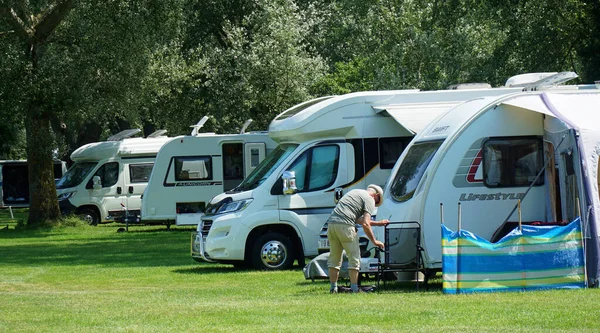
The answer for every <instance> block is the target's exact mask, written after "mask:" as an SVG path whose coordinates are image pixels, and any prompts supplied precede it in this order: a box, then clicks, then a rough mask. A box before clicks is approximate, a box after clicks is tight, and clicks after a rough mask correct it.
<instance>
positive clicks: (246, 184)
mask: <svg viewBox="0 0 600 333" xmlns="http://www.w3.org/2000/svg"><path fill="white" fill-rule="evenodd" d="M296 147H298V145H293V144H281V145H279V146H277V148H275V149H274V150H273V151H272V152H271V153H270V154H269V155H267V157H265V159H264V160H263V161H262V162H260V163H259V164H258V166H257V167H256V169H254V170H253V171H252V172H251V173H250V174H249V175H248V177H246V179H244V180H243V181H242V183H241V184H240V185H238V186H237V187H236V188H235V189H234V190H238V191H247V190H252V189H254V188H256V187H258V185H260V184H262V183H263V182H264V181H265V180H266V179H267V178H269V176H270V175H271V174H272V173H273V171H275V169H277V167H279V165H280V164H281V163H282V162H283V161H285V159H286V158H287V157H288V156H289V155H290V154H291V153H292V152H293V151H294V150H295V149H296Z"/></svg>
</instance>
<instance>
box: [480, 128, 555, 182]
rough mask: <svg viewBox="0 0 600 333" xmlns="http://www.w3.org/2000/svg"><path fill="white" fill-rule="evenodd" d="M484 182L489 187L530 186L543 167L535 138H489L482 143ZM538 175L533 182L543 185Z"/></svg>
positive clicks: (541, 155)
mask: <svg viewBox="0 0 600 333" xmlns="http://www.w3.org/2000/svg"><path fill="white" fill-rule="evenodd" d="M482 157H483V162H482V163H483V181H484V184H485V185H486V186H488V187H515V186H529V185H531V183H532V182H533V181H535V180H536V176H537V174H538V173H539V172H540V170H542V168H543V167H544V158H543V150H542V140H541V138H538V137H520V138H490V139H488V140H486V141H485V142H484V143H483V156H482ZM543 183H544V177H543V176H542V175H541V176H540V177H539V178H538V179H537V181H536V182H535V185H542V184H543Z"/></svg>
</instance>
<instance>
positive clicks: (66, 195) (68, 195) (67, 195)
mask: <svg viewBox="0 0 600 333" xmlns="http://www.w3.org/2000/svg"><path fill="white" fill-rule="evenodd" d="M75 194H77V191H71V192H65V193H63V194H59V195H58V201H63V200H67V199H70V198H72V197H74V196H75Z"/></svg>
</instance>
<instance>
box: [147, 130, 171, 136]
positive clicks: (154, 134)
mask: <svg viewBox="0 0 600 333" xmlns="http://www.w3.org/2000/svg"><path fill="white" fill-rule="evenodd" d="M165 133H167V130H165V129H162V130H158V131H154V132H152V133H151V134H150V135H148V137H149V138H158V137H161V136H165Z"/></svg>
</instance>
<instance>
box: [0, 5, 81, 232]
mask: <svg viewBox="0 0 600 333" xmlns="http://www.w3.org/2000/svg"><path fill="white" fill-rule="evenodd" d="M18 4H19V6H13V7H11V6H6V7H2V14H3V15H4V16H5V18H6V20H7V22H8V23H9V24H10V25H11V26H12V28H13V29H14V30H13V32H14V34H15V36H16V37H17V38H18V40H19V42H20V44H21V46H22V54H23V57H24V59H26V61H27V67H26V69H25V72H24V73H23V74H24V75H23V85H24V87H25V88H24V91H23V93H24V96H25V103H26V107H25V108H26V110H25V111H26V112H25V130H26V133H27V134H26V137H27V160H28V162H29V163H28V171H29V193H30V209H29V219H28V221H27V225H28V226H31V227H35V226H37V225H39V224H40V223H42V222H44V221H46V220H53V219H56V218H57V217H58V216H59V215H60V212H59V209H58V202H57V200H56V187H55V186H54V170H53V162H52V149H53V148H54V140H53V138H54V135H53V133H52V129H51V125H50V123H51V119H52V117H53V113H52V111H51V108H50V106H49V105H47V104H46V103H45V98H44V95H45V94H46V92H47V91H48V90H50V89H51V87H48V86H47V85H46V83H47V82H45V81H44V80H43V79H42V78H41V75H40V59H41V58H43V56H44V46H45V44H46V42H47V41H48V39H49V38H50V37H51V36H52V34H53V32H54V31H55V29H56V28H57V27H58V26H59V24H61V22H62V21H63V20H64V18H65V17H66V15H67V14H68V13H69V12H70V11H71V8H72V6H73V0H59V1H56V2H55V3H52V4H51V5H49V6H47V7H46V8H43V9H41V8H36V7H34V6H32V5H30V4H29V3H28V2H19V3H18Z"/></svg>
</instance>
